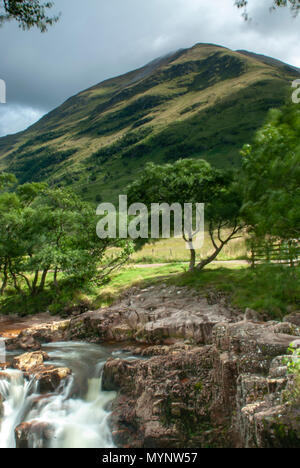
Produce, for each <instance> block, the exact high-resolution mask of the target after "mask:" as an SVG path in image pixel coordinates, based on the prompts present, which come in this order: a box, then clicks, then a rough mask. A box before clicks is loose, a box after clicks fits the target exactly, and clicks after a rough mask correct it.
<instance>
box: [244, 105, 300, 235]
mask: <svg viewBox="0 0 300 468" xmlns="http://www.w3.org/2000/svg"><path fill="white" fill-rule="evenodd" d="M299 140H300V109H299V107H298V106H295V105H291V106H287V107H285V108H284V109H282V110H272V111H271V112H270V115H269V118H268V121H267V123H266V124H265V125H264V126H263V128H262V129H261V130H260V131H259V132H258V133H257V135H256V138H255V141H254V143H253V145H246V146H245V147H244V149H243V152H242V155H243V159H244V162H243V171H244V180H243V196H244V206H243V215H244V217H245V219H246V221H247V224H248V225H250V226H251V228H252V231H253V233H254V234H255V235H256V236H257V237H258V238H259V237H262V238H263V237H265V236H273V237H275V238H279V239H284V240H289V239H299V238H300V143H299Z"/></svg>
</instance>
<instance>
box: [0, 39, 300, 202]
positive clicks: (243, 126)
mask: <svg viewBox="0 0 300 468" xmlns="http://www.w3.org/2000/svg"><path fill="white" fill-rule="evenodd" d="M299 75H300V72H299V71H298V70H297V69H295V68H293V67H289V66H288V65H285V64H282V63H281V62H279V61H276V60H273V59H270V58H268V57H263V56H259V55H255V54H250V53H246V52H245V51H240V52H233V51H231V50H229V49H225V48H223V47H219V46H214V45H209V44H197V45H196V46H194V47H193V48H191V49H187V50H181V51H178V52H176V53H175V54H172V55H170V56H168V57H165V58H162V59H159V60H156V61H154V62H151V63H150V64H148V65H146V66H145V67H143V68H141V69H139V70H136V71H133V72H130V73H128V74H126V75H123V76H120V77H117V78H114V79H111V80H108V81H105V82H103V83H100V84H99V85H96V86H94V87H92V88H90V89H88V90H86V91H83V92H81V93H79V94H78V95H77V96H74V97H72V98H70V99H69V100H67V101H66V102H65V103H64V104H63V105H62V106H60V107H58V108H57V109H55V110H53V111H52V112H50V113H49V114H48V115H46V116H45V117H44V118H42V119H41V120H40V121H39V122H38V123H36V124H35V125H33V126H32V127H30V128H29V129H28V130H27V131H25V132H21V133H19V134H17V135H13V136H9V137H5V138H1V139H0V168H1V169H6V170H10V171H12V172H14V173H15V174H16V175H17V177H18V179H19V181H20V182H21V183H24V182H27V181H33V180H34V181H40V180H47V181H49V182H50V183H51V184H56V185H72V186H73V188H74V189H75V190H76V191H78V192H79V193H80V194H82V195H83V196H84V198H86V199H90V200H93V201H100V200H101V199H102V200H105V201H108V200H114V199H115V198H116V197H117V195H118V194H120V193H122V192H123V191H124V188H125V187H126V185H127V184H128V183H129V182H130V181H131V180H132V179H133V178H134V177H135V175H136V173H137V172H138V171H139V170H142V168H143V166H144V164H145V163H146V162H147V161H150V160H151V161H154V162H160V163H161V162H172V161H175V160H176V159H178V158H182V157H197V158H198V157H199V158H205V159H207V160H208V161H210V162H211V163H212V164H214V165H215V166H218V167H226V166H238V165H239V164H240V156H239V150H240V148H241V146H242V145H243V144H244V143H245V142H250V141H251V139H252V137H253V134H254V132H255V131H256V130H257V128H258V127H260V126H261V124H262V123H263V121H264V119H265V117H266V113H267V112H268V110H269V109H270V108H271V107H278V106H281V105H282V104H283V103H284V101H285V100H286V98H287V95H288V92H289V91H290V86H291V81H292V80H293V79H295V78H298V77H299Z"/></svg>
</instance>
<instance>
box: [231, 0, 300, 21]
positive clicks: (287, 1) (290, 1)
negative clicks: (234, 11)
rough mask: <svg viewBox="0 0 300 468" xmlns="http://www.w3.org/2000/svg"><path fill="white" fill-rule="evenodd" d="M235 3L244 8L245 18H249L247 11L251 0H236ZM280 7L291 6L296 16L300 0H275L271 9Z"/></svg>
mask: <svg viewBox="0 0 300 468" xmlns="http://www.w3.org/2000/svg"><path fill="white" fill-rule="evenodd" d="M235 4H236V6H237V7H238V8H242V9H243V10H244V13H243V16H244V17H245V19H249V16H248V13H247V7H248V5H249V0H235ZM250 4H251V1H250ZM278 8H290V10H291V12H292V14H293V15H294V16H297V14H298V13H299V10H300V0H273V3H272V6H271V8H270V10H271V11H272V10H277V9H278Z"/></svg>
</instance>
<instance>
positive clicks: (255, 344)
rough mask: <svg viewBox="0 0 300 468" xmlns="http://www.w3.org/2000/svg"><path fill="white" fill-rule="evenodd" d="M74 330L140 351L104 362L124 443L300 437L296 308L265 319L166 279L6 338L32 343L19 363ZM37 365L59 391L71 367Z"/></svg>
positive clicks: (14, 345)
mask: <svg viewBox="0 0 300 468" xmlns="http://www.w3.org/2000/svg"><path fill="white" fill-rule="evenodd" d="M68 340H71V341H72V340H75V341H78V340H84V341H89V342H91V343H98V344H103V343H114V344H117V345H118V346H119V347H120V349H124V348H125V349H127V350H128V351H130V353H132V354H134V355H136V356H138V359H136V360H126V359H124V358H122V359H120V358H118V357H112V358H109V359H108V360H107V362H106V364H105V365H104V368H103V375H102V389H103V390H104V391H109V392H111V391H114V392H117V397H116V398H115V399H114V401H113V403H112V407H111V415H110V419H109V425H110V428H111V431H112V436H113V441H114V444H115V445H116V446H118V447H147V448H149V447H153V448H165V447H172V448H173V447H176V448H178V447H183V448H186V447H187V448H188V447H197V448H198V447H199V448H202V447H245V448H256V447H258V448H260V447H261V448H262V447H266V448H267V447H300V398H299V394H297V392H296V390H295V389H296V388H297V386H296V384H295V377H294V376H293V375H290V374H288V372H287V367H286V365H285V364H284V357H285V355H286V353H287V349H288V347H289V345H290V343H291V342H294V343H295V345H296V346H300V313H299V314H297V313H294V314H293V315H290V316H288V317H286V318H285V321H284V322H276V321H267V322H265V321H262V319H261V318H260V317H259V316H258V315H257V314H256V313H255V312H254V311H251V310H247V311H239V310H236V309H234V308H232V307H231V306H230V305H229V304H228V303H227V300H226V298H225V297H223V296H222V295H219V294H215V293H209V294H207V295H206V296H205V297H203V296H199V295H198V294H197V293H196V292H195V291H192V290H189V289H185V288H177V287H169V286H167V285H163V284H162V285H159V286H153V287H149V288H146V289H144V290H140V289H133V290H130V291H128V292H127V293H126V294H125V295H124V296H123V297H122V298H121V299H120V300H119V301H118V302H117V303H116V304H114V305H113V306H111V307H108V308H105V309H100V310H98V311H91V312H86V313H83V314H80V315H78V316H77V315H73V316H71V317H70V318H68V319H66V320H63V321H62V320H59V321H57V322H51V323H45V324H40V325H38V326H34V327H32V328H28V329H25V330H22V331H21V333H20V334H19V335H18V336H17V337H13V338H10V339H7V340H6V346H7V349H10V350H13V349H20V350H22V351H23V353H24V352H25V351H26V353H34V354H29V355H28V354H25V356H26V357H24V356H21V357H18V358H17V360H16V361H15V365H17V364H16V362H19V361H21V362H24V359H25V360H27V359H29V360H31V359H41V356H42V357H43V354H41V347H42V346H43V344H44V343H48V342H58V341H68ZM38 356H39V357H38ZM18 360H19V361H18ZM38 366H43V363H40V362H37V363H36V366H35V369H36V370H35V372H36V375H37V378H40V379H44V380H45V379H46V380H45V382H47V389H48V390H49V387H48V385H50V384H49V382H51V381H52V380H51V379H52V378H53V379H54V382H55V384H53V385H52V384H51V385H52V388H51V389H50V390H51V391H56V390H55V388H57V382H58V380H57V379H60V378H67V376H68V369H61V370H58V369H57V368H55V366H54V368H51V369H50V368H47V369H43V368H40V369H39V367H38ZM19 368H20V367H19ZM24 370H25V372H27V371H26V369H25V367H24ZM4 372H5V371H4ZM54 376H55V378H54ZM47 379H48V380H47ZM55 379H56V380H55ZM24 434H25V436H24ZM26 434H27V436H26ZM28 434H30V430H28V427H26V428H25V429H24V431H23V432H22V433H21V438H23V439H24V437H25V438H26V437H29V435H28ZM19 437H20V436H19ZM23 439H22V440H23Z"/></svg>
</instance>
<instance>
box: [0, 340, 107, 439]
mask: <svg viewBox="0 0 300 468" xmlns="http://www.w3.org/2000/svg"><path fill="white" fill-rule="evenodd" d="M44 350H45V351H46V352H47V353H48V354H49V356H50V358H51V364H54V365H59V366H64V367H69V368H71V369H72V371H73V375H72V377H70V378H69V379H68V380H66V382H65V383H64V384H63V385H62V386H61V387H60V389H59V390H58V391H57V392H56V393H55V394H51V395H46V396H45V395H43V396H41V395H40V394H39V392H38V388H37V385H36V383H35V381H34V380H32V381H28V380H26V379H24V377H23V374H22V373H21V372H19V371H15V370H8V371H4V372H5V374H7V376H6V377H5V378H3V377H2V378H0V394H1V395H2V397H3V399H4V417H3V420H2V425H1V427H0V448H15V447H16V442H15V434H14V431H15V428H16V427H17V426H18V425H19V424H20V423H22V422H32V421H35V422H41V423H45V424H47V425H48V424H49V425H50V427H51V429H52V432H51V434H52V437H51V439H50V440H49V441H47V442H45V441H43V438H42V437H39V436H37V435H35V434H31V435H30V441H29V445H30V447H31V448H40V447H45V444H46V447H49V448H112V447H113V442H112V437H111V433H110V429H109V426H108V417H109V414H110V413H109V410H108V407H109V403H110V402H111V401H112V400H113V399H114V398H115V393H113V392H103V391H102V390H101V371H102V367H103V365H104V363H105V362H106V360H107V358H108V357H109V356H111V355H112V352H111V351H109V350H107V349H105V348H102V347H100V346H96V345H90V344H87V343H56V344H55V345H48V346H45V348H44ZM49 364H50V362H49Z"/></svg>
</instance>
